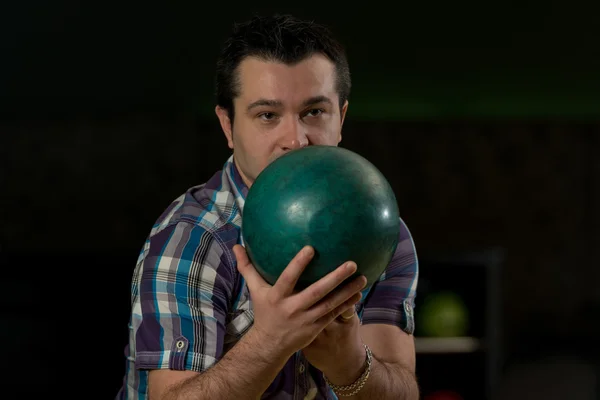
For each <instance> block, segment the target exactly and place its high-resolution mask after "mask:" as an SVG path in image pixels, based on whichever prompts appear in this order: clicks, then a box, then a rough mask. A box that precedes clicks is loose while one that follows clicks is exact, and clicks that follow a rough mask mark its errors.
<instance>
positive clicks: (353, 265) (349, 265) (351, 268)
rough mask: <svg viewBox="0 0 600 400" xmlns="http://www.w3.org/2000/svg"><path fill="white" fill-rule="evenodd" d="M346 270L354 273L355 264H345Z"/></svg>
mask: <svg viewBox="0 0 600 400" xmlns="http://www.w3.org/2000/svg"><path fill="white" fill-rule="evenodd" d="M346 269H347V270H348V271H352V272H354V271H356V264H354V263H353V262H352V261H350V262H348V263H346Z"/></svg>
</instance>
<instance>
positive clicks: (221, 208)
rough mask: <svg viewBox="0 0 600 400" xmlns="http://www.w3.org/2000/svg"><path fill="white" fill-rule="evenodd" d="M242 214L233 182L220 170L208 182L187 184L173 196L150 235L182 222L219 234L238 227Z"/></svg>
mask: <svg viewBox="0 0 600 400" xmlns="http://www.w3.org/2000/svg"><path fill="white" fill-rule="evenodd" d="M240 218H241V215H240V210H239V207H238V203H237V201H236V196H235V194H234V192H233V190H232V189H231V184H230V183H229V182H228V180H227V177H226V175H225V174H224V173H223V171H217V172H216V173H215V174H214V175H213V176H212V177H211V178H210V179H209V180H208V181H206V182H205V183H202V184H200V185H197V186H192V187H190V188H188V189H187V190H186V191H185V192H184V193H182V194H181V195H180V196H179V197H177V198H176V199H175V200H173V201H172V202H171V204H169V206H168V207H167V208H166V209H165V210H164V211H163V213H162V214H161V215H160V216H159V218H158V219H157V220H156V222H155V224H154V226H153V227H152V230H151V234H150V235H151V236H154V235H156V234H158V233H159V232H160V231H162V230H164V229H166V228H167V227H172V226H174V225H181V224H183V225H192V226H197V227H198V228H200V229H202V230H205V231H206V232H208V233H210V234H212V235H217V236H218V235H220V234H222V232H227V231H231V230H235V229H236V228H237V227H239V226H240Z"/></svg>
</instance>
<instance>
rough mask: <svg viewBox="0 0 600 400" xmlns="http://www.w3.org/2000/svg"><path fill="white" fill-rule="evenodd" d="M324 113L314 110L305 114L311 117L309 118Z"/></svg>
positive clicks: (320, 110) (317, 109) (318, 109)
mask: <svg viewBox="0 0 600 400" xmlns="http://www.w3.org/2000/svg"><path fill="white" fill-rule="evenodd" d="M323 112H324V111H323V110H322V109H320V108H315V109H313V110H310V111H309V112H307V113H306V115H308V116H311V117H318V116H319V115H321V114H322V113H323Z"/></svg>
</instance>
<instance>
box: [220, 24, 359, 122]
mask: <svg viewBox="0 0 600 400" xmlns="http://www.w3.org/2000/svg"><path fill="white" fill-rule="evenodd" d="M317 53H320V54H323V55H325V56H326V57H328V58H329V59H330V60H331V61H332V62H333V64H334V65H335V68H336V72H337V77H336V89H337V92H338V96H339V101H340V108H341V107H342V106H343V104H344V103H345V102H346V100H347V99H348V96H349V95H350V86H351V82H350V69H349V67H348V61H347V59H346V54H345V50H344V48H343V47H342V45H341V44H340V43H339V42H338V41H337V40H336V39H335V38H334V37H333V35H332V33H331V32H330V31H329V29H328V28H326V27H325V26H323V25H320V24H317V23H315V22H313V21H306V20H301V19H298V18H295V17H293V16H290V15H274V16H269V17H260V16H255V17H253V18H252V19H250V20H249V21H247V22H244V23H241V24H234V27H233V33H232V34H231V36H230V37H229V38H228V39H227V40H226V41H225V44H224V46H223V49H222V51H221V54H220V56H219V59H218V61H217V71H216V82H215V84H216V97H217V105H219V106H220V107H223V108H224V109H225V110H227V112H228V114H229V118H231V120H232V121H233V118H234V108H233V99H234V98H235V97H237V96H238V95H239V89H240V88H239V79H238V74H237V67H238V66H239V65H240V63H241V62H242V61H243V60H244V59H245V58H246V57H251V56H254V57H259V58H261V59H264V60H268V61H278V62H282V63H285V64H288V65H292V64H295V63H298V62H301V61H303V60H305V59H306V58H308V57H310V56H312V55H313V54H317Z"/></svg>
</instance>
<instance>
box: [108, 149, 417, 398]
mask: <svg viewBox="0 0 600 400" xmlns="http://www.w3.org/2000/svg"><path fill="white" fill-rule="evenodd" d="M247 192H248V188H247V187H246V185H245V184H244V183H243V181H242V179H241V177H240V175H239V172H238V171H237V168H236V167H235V164H234V163H233V157H230V158H229V159H228V160H227V162H226V163H225V165H224V167H223V170H222V171H219V172H217V173H216V174H215V175H214V176H213V177H212V178H211V179H210V180H209V181H208V182H206V183H205V184H203V185H199V186H196V187H193V188H190V189H189V190H188V191H187V192H186V193H184V194H183V195H182V196H180V197H179V198H178V199H176V200H175V201H174V202H173V203H172V204H171V205H170V206H169V207H168V208H167V209H166V210H165V212H164V213H163V214H162V215H161V216H160V217H159V218H158V220H157V222H156V224H155V225H154V226H153V227H152V229H151V232H150V235H149V236H148V238H147V240H146V242H145V244H144V246H143V249H142V251H141V252H140V255H139V259H138V262H137V265H136V267H135V270H134V274H133V280H132V285H131V306H132V311H131V319H130V324H129V330H130V337H129V344H128V345H127V346H126V348H125V355H126V374H125V378H124V382H123V387H122V389H121V391H120V392H119V393H118V395H117V398H118V399H131V400H138V399H140V400H141V399H146V398H147V397H148V394H147V389H148V370H150V369H156V368H169V369H174V370H191V371H197V372H202V371H205V370H206V369H208V368H210V367H211V366H213V365H214V364H215V363H217V362H218V361H219V359H220V358H221V357H222V356H223V354H224V353H225V352H226V351H227V350H228V349H230V348H231V347H232V346H234V345H235V343H236V342H237V341H238V340H239V338H240V337H241V336H242V335H243V334H244V333H245V332H246V331H247V330H248V329H249V328H250V326H251V325H252V323H253V318H254V317H253V313H252V306H251V302H252V300H251V299H250V298H249V292H248V288H247V286H246V285H245V282H244V279H243V278H242V276H241V275H240V274H239V273H238V271H237V268H236V262H235V256H234V254H233V251H232V248H233V246H234V245H235V244H238V243H240V244H243V242H242V238H241V237H240V232H241V221H242V218H241V215H242V214H241V213H242V211H243V208H244V199H245V197H246V194H247ZM417 278H418V261H417V256H416V251H415V247H414V244H413V240H412V237H411V235H410V233H409V231H408V229H407V227H406V225H405V224H404V223H403V222H402V229H401V234H400V243H399V245H398V249H397V251H396V253H395V255H394V258H393V260H392V262H391V263H390V265H389V266H388V268H387V269H386V271H385V272H384V274H383V275H382V277H381V279H380V280H379V281H378V282H377V283H376V284H375V285H374V286H373V287H372V288H371V290H370V292H369V293H367V292H366V291H365V293H363V300H362V303H361V304H360V307H359V308H358V310H359V316H360V317H361V319H362V323H363V324H369V323H383V324H393V325H397V326H399V327H400V328H402V329H403V330H404V331H406V332H408V333H412V332H413V330H414V317H413V313H412V308H413V306H414V297H415V291H416V286H417V280H418V279H417ZM263 398H269V399H278V400H295V399H336V396H335V395H334V394H333V392H332V391H331V389H330V388H329V387H328V386H327V385H326V384H325V382H324V380H323V377H322V375H321V374H320V372H319V371H317V370H316V369H315V368H314V367H312V366H311V365H310V364H309V363H308V362H307V361H306V360H305V359H304V357H303V356H302V353H301V352H298V353H296V354H295V355H294V356H293V357H291V358H290V360H289V361H288V363H287V364H286V366H285V368H284V369H283V370H282V371H281V373H280V374H279V375H278V376H277V378H276V379H275V381H274V382H273V383H272V384H271V386H270V388H269V389H268V390H267V392H266V393H265V394H264V396H263Z"/></svg>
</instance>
